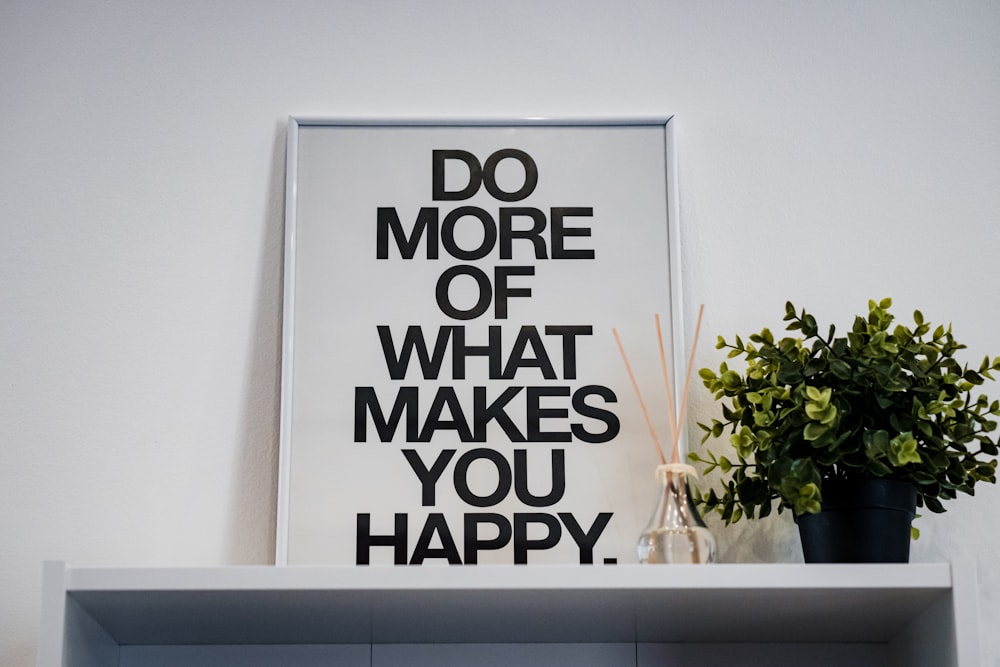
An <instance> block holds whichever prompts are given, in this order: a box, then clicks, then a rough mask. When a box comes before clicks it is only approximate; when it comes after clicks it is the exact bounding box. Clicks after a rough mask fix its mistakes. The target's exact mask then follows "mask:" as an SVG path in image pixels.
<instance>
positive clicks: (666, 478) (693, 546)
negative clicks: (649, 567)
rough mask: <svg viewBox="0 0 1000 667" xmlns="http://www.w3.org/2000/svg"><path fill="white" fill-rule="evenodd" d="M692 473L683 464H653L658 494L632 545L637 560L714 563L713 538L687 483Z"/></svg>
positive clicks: (690, 467)
mask: <svg viewBox="0 0 1000 667" xmlns="http://www.w3.org/2000/svg"><path fill="white" fill-rule="evenodd" d="M696 475H697V473H696V472H695V469H694V468H693V467H692V466H690V465H687V464H686V463H665V464H663V465H661V466H659V467H657V469H656V478H657V481H659V483H660V488H659V496H658V498H657V502H656V509H655V510H654V511H653V516H652V517H651V518H650V520H649V525H647V526H646V530H645V531H643V533H642V535H641V536H640V537H639V543H638V545H637V547H636V552H637V554H638V556H639V562H640V563H677V564H680V563H714V562H715V559H716V556H717V551H716V544H715V537H714V536H713V535H712V533H711V531H709V530H708V528H706V527H705V522H704V521H702V518H701V515H700V514H698V510H697V508H695V506H694V500H693V499H692V498H691V489H690V488H689V486H688V477H689V476H696Z"/></svg>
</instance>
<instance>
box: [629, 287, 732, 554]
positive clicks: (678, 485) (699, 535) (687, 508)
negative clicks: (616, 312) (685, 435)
mask: <svg viewBox="0 0 1000 667" xmlns="http://www.w3.org/2000/svg"><path fill="white" fill-rule="evenodd" d="M704 312H705V306H704V305H702V306H701V307H700V308H699V309H698V322H697V324H696V325H695V333H694V341H693V343H692V345H691V357H690V359H689V360H688V364H687V372H686V374H685V379H684V389H683V390H682V393H681V400H680V407H679V409H678V410H675V407H674V403H675V401H674V395H673V391H672V390H671V383H670V372H669V370H668V367H667V355H666V352H665V349H664V346H663V332H662V328H661V325H660V316H659V315H657V316H656V337H657V342H658V344H659V350H660V370H661V373H662V375H663V385H664V389H665V394H666V403H667V419H668V425H669V427H670V440H671V444H672V447H671V453H670V459H669V461H668V460H667V457H666V455H665V454H664V451H663V446H662V445H661V444H660V439H659V437H658V436H657V434H656V428H655V427H654V426H653V420H652V419H651V418H650V414H649V409H648V408H647V407H646V401H644V400H643V398H642V392H641V391H640V390H639V383H638V382H637V381H636V379H635V373H634V372H633V371H632V365H631V364H630V363H629V360H628V355H627V354H626V353H625V346H624V345H623V344H622V340H621V336H619V335H618V330H617V329H612V330H611V331H612V333H613V334H614V337H615V342H616V343H617V345H618V351H619V352H620V353H621V356H622V361H624V363H625V370H626V371H627V372H628V377H629V380H630V381H631V382H632V388H633V390H634V391H635V395H636V398H637V399H638V401H639V407H640V408H641V409H642V414H643V417H644V418H645V420H646V426H647V427H648V428H649V434H650V438H651V439H652V441H653V445H654V447H655V448H656V453H657V455H658V456H659V459H660V465H659V466H657V468H656V479H657V482H658V483H659V490H658V493H657V500H656V507H655V508H654V510H653V514H652V516H651V517H650V519H649V523H648V524H647V526H646V529H645V530H644V531H643V532H642V534H641V535H640V536H639V541H638V544H637V545H636V555H637V556H638V558H639V562H640V563H669V564H675V563H684V564H692V563H714V562H715V559H716V556H717V549H716V542H715V537H714V536H713V535H712V533H711V531H709V530H708V528H707V527H706V526H705V522H704V521H702V518H701V515H700V514H699V513H698V510H697V508H696V507H695V505H694V500H693V499H692V496H691V487H690V480H691V478H693V477H696V476H697V473H696V472H695V469H694V467H692V466H690V465H688V464H686V463H682V462H681V456H680V438H681V431H682V428H681V425H682V424H683V423H684V413H685V409H686V407H687V395H688V388H689V387H690V384H691V367H692V365H693V364H694V355H695V351H696V349H697V347H698V335H699V333H700V332H701V320H702V315H703V314H704Z"/></svg>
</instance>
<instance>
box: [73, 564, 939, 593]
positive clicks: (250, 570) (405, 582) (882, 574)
mask: <svg viewBox="0 0 1000 667" xmlns="http://www.w3.org/2000/svg"><path fill="white" fill-rule="evenodd" d="M65 581H66V590H67V591H69V592H73V591H96V590H101V591H129V590H161V591H165V590H178V591H179V590H216V591H223V590H325V589H338V590H414V591H418V590H429V589H433V590H493V589H510V590H519V589H534V590H559V589H566V588H576V589H590V590H602V589H644V590H649V589H709V590H712V589H715V590H727V589H734V588H739V589H744V590H747V589H749V590H755V589H757V590H763V589H773V590H781V589H801V588H809V589H838V588H855V589H906V588H919V589H948V588H950V587H951V586H952V576H951V567H950V565H949V564H948V563H920V564H904V565H897V564H864V565H860V564H859V565H853V564H850V565H839V564H838V565H804V564H773V563H761V564H717V565H669V566H648V565H615V566H599V565H598V566H578V565H566V566H562V565H538V566H531V565H529V566H514V565H511V566H507V565H478V566H462V567H445V566H442V567H436V566H432V567H426V566H424V567H392V566H368V567H354V566H269V565H261V566H220V567H179V568H157V567H150V568H147V567H134V568H78V567H67V568H66V580H65Z"/></svg>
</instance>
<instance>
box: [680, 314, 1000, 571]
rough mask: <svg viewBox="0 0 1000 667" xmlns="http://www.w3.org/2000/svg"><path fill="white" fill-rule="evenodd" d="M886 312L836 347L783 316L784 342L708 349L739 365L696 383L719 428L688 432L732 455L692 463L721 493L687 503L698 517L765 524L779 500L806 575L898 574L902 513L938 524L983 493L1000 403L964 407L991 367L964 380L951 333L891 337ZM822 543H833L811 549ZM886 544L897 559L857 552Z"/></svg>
mask: <svg viewBox="0 0 1000 667" xmlns="http://www.w3.org/2000/svg"><path fill="white" fill-rule="evenodd" d="M891 305H892V301H891V299H883V300H882V301H880V302H875V301H869V303H868V315H867V317H862V316H858V317H856V318H855V320H854V324H853V326H852V328H851V330H850V331H849V332H847V334H846V335H842V336H837V335H836V332H835V328H834V327H833V326H830V327H829V330H828V331H827V332H826V333H825V334H824V333H821V332H820V327H819V324H818V323H817V321H816V318H815V317H813V316H812V315H810V314H809V313H807V312H806V311H805V310H801V311H800V310H797V309H796V307H795V306H794V305H793V304H792V303H787V304H786V305H785V317H784V321H785V322H787V325H786V329H787V330H788V331H790V332H793V334H792V335H788V336H786V337H783V338H780V339H778V338H776V337H775V336H774V334H772V333H771V331H770V330H768V329H766V328H765V329H762V330H761V331H760V333H756V334H753V335H751V336H748V338H747V340H744V339H743V338H741V337H740V336H736V337H735V338H734V339H733V340H732V342H730V341H728V340H727V339H725V338H723V337H721V336H720V337H719V339H718V345H717V348H718V349H728V350H729V354H728V359H734V358H741V359H742V360H743V361H745V363H746V366H745V369H744V370H742V371H740V370H737V369H734V368H730V366H729V363H728V362H723V363H722V364H721V366H720V368H719V370H718V372H716V371H713V370H711V369H702V370H701V371H700V376H701V379H702V381H703V383H704V385H705V386H706V387H707V388H708V389H709V390H710V391H712V392H713V394H714V396H715V398H716V400H717V401H719V402H721V418H715V419H712V420H711V422H710V423H708V424H699V426H701V428H702V429H703V430H704V431H705V437H704V439H703V441H702V442H705V441H706V440H709V439H711V438H719V437H723V436H724V435H726V434H728V440H729V443H730V444H731V446H732V451H731V452H730V453H729V454H728V455H721V454H716V453H714V452H712V451H706V452H705V453H704V454H697V453H694V454H692V455H691V458H692V459H693V460H694V461H695V462H698V463H701V464H704V466H705V470H704V471H705V472H706V473H707V472H711V471H712V470H714V469H719V470H720V471H721V472H722V473H723V482H722V483H723V486H722V489H721V491H717V490H716V489H712V490H710V491H709V492H708V493H707V494H703V495H702V497H701V499H700V502H702V503H703V505H704V506H705V507H706V508H707V509H709V510H715V511H718V512H719V513H721V515H722V519H723V520H724V521H725V522H726V523H727V524H729V523H733V522H735V521H738V520H739V519H740V518H742V517H746V518H750V519H753V518H763V517H766V516H768V515H769V514H770V513H771V511H772V507H773V502H774V501H778V512H781V511H783V510H785V509H789V510H792V511H793V512H794V513H795V516H796V521H797V523H798V524H799V531H800V536H801V538H802V540H803V552H804V555H805V558H806V561H807V562H816V561H903V562H905V561H906V560H908V558H909V541H910V534H911V520H912V518H913V517H914V513H915V506H918V507H925V508H927V509H928V510H930V511H931V512H943V511H944V510H945V508H944V505H943V504H942V502H941V501H942V500H946V499H952V498H955V497H956V495H957V493H958V492H963V493H968V494H970V495H971V494H972V493H973V492H974V488H975V485H976V484H977V483H978V482H990V483H995V482H996V469H997V460H996V456H997V453H998V449H1000V439H998V437H997V435H996V428H997V422H996V420H995V419H994V418H995V417H998V416H1000V401H996V400H994V401H992V402H990V400H989V399H988V398H987V397H986V396H985V395H974V394H975V393H976V390H977V387H979V385H982V384H983V383H984V381H986V380H993V376H992V375H991V371H997V370H1000V357H997V358H994V359H993V360H992V361H990V359H989V357H987V358H986V359H984V360H983V362H982V363H981V364H979V365H978V367H974V368H970V367H969V366H968V365H967V364H963V363H961V362H960V361H959V360H958V359H957V358H956V356H955V355H956V353H957V352H958V351H959V350H962V349H964V348H965V346H964V345H962V344H960V343H958V342H957V341H956V340H955V338H954V337H953V336H952V332H951V327H950V326H948V327H945V326H937V327H934V326H933V325H931V324H930V323H928V322H927V321H926V320H925V319H924V316H923V315H922V314H921V313H920V311H916V312H915V313H914V314H913V319H914V324H913V326H912V327H907V326H904V325H901V324H895V323H894V317H893V315H892V314H891V313H890V312H889V309H890V307H891ZM900 500H901V501H902V502H901V503H900ZM855 501H859V502H858V504H860V505H861V506H862V507H867V510H866V511H865V513H864V515H863V516H862V517H861V518H857V517H856V516H855V515H854V514H853V512H852V511H849V508H848V506H850V505H852V504H854V503H855ZM900 504H901V505H902V506H901V507H900V506H899V505H900ZM883 520H888V524H887V525H883V524H882V523H881V522H882V521H883ZM827 530H833V531H838V530H839V531H841V532H840V533H836V532H835V534H834V535H832V536H831V537H829V538H828V539H829V540H830V541H831V544H830V545H826V546H823V545H820V546H815V545H814V544H813V543H812V540H813V538H814V537H816V533H824V532H826V531H827ZM843 531H847V532H846V533H845V532H843ZM890 534H895V536H896V542H897V545H896V546H894V547H893V546H889V547H888V550H886V551H875V552H874V553H867V552H866V551H865V550H866V549H868V548H871V547H873V546H875V543H876V542H879V541H880V540H881V538H882V537H889V536H890ZM838 547H844V548H846V552H837V551H836V549H837V548H838ZM831 549H833V550H831Z"/></svg>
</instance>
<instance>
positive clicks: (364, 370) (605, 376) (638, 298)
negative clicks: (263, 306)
mask: <svg viewBox="0 0 1000 667" xmlns="http://www.w3.org/2000/svg"><path fill="white" fill-rule="evenodd" d="M287 160H288V171H287V179H288V180H287V202H286V250H285V252H286V254H285V285H284V299H285V301H284V331H283V365H282V403H281V443H280V469H279V500H278V523H277V550H276V561H277V562H278V563H279V564H342V565H366V564H397V565H400V564H408V565H422V564H442V563H443V564H484V563H507V564H510V563H513V564H535V563H595V564H611V563H617V562H635V560H636V555H635V544H636V540H637V539H638V536H639V534H640V532H641V531H642V529H643V527H644V526H645V523H646V521H647V520H648V518H649V513H650V511H651V510H652V508H653V502H654V493H655V480H654V469H655V467H656V465H657V463H658V462H659V461H658V458H657V455H656V453H655V450H654V448H653V445H652V444H651V441H650V437H649V434H648V429H647V427H646V424H645V422H644V420H643V418H642V415H641V412H640V409H639V407H638V403H637V401H636V398H635V395H634V393H633V392H632V388H631V385H630V384H629V380H628V377H627V374H626V371H625V369H624V365H623V363H622V359H621V357H620V356H619V354H618V350H617V347H616V346H615V342H614V339H613V336H612V333H611V330H612V327H616V328H617V329H618V330H619V331H620V332H621V333H622V336H623V338H624V339H625V341H626V343H625V344H626V346H628V347H630V360H631V362H632V365H633V367H634V368H635V369H636V375H638V376H640V379H641V381H643V382H644V383H648V385H649V386H648V392H649V395H651V396H656V395H659V394H658V392H659V393H660V394H662V393H664V392H663V381H662V379H661V376H660V374H659V370H660V363H659V352H658V346H657V344H656V337H655V335H656V334H655V329H654V324H653V321H654V320H653V318H654V314H659V315H660V317H661V319H663V321H664V322H666V323H667V324H666V325H665V326H664V328H665V330H666V331H667V335H666V338H667V339H668V340H666V341H665V342H666V344H667V346H668V349H669V350H670V356H671V357H672V359H673V363H674V366H675V367H676V368H680V365H679V364H678V363H677V360H678V359H680V358H681V357H682V356H683V346H682V344H681V332H682V327H681V322H680V314H681V307H680V306H681V304H680V298H681V290H680V266H679V256H680V252H679V244H678V229H679V224H678V217H677V197H676V185H675V184H676V170H675V168H674V155H673V140H672V122H671V121H670V119H668V118H661V119H635V120H609V121H578V120H572V121H568V120H567V121H555V120H534V119H531V120H527V119H524V120H514V121H504V122H497V121H490V122H477V121H472V122H460V121H440V122H438V121H413V122H411V121H398V120H394V121H358V120H307V119H300V118H292V119H291V120H290V122H289V127H288V154H287ZM645 391H646V390H645V389H644V392H645ZM676 394H677V392H676V391H675V392H674V395H676ZM644 395H645V393H644ZM658 412H659V413H664V412H665V411H664V410H659V411H658ZM664 422H665V418H664ZM664 422H661V425H662V424H663V423H664Z"/></svg>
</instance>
